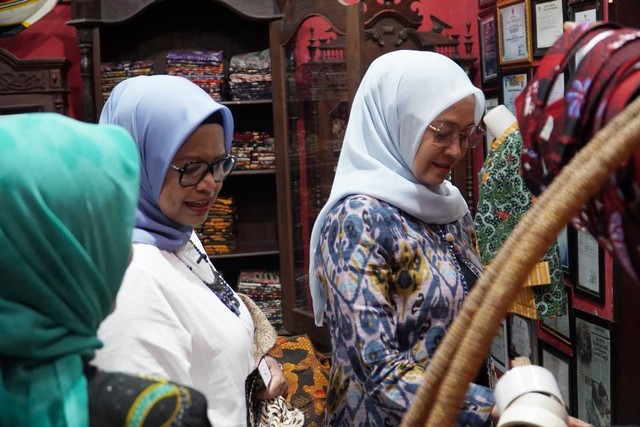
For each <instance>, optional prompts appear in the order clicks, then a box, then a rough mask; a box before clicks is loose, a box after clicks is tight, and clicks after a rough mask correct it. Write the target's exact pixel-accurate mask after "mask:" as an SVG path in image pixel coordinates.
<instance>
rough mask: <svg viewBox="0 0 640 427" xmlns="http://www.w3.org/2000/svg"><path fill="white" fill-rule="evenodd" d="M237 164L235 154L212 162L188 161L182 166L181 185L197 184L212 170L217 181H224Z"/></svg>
mask: <svg viewBox="0 0 640 427" xmlns="http://www.w3.org/2000/svg"><path fill="white" fill-rule="evenodd" d="M235 165H236V159H235V157H233V156H227V157H225V158H224V159H220V160H218V161H216V162H213V163H211V164H209V163H207V162H202V161H198V162H188V163H187V164H186V165H184V167H183V168H182V174H181V175H180V185H182V186H183V187H190V186H193V185H196V184H197V183H199V182H200V181H202V180H203V179H204V177H205V176H206V175H207V173H209V172H212V174H213V179H214V180H215V181H223V180H224V179H225V178H226V177H227V176H229V174H230V173H231V172H232V171H233V169H234V167H235Z"/></svg>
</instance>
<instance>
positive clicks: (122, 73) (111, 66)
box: [101, 60, 153, 101]
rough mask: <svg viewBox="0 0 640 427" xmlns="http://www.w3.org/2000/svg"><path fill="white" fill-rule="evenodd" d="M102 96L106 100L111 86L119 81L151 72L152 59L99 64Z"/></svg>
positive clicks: (111, 88) (148, 74)
mask: <svg viewBox="0 0 640 427" xmlns="http://www.w3.org/2000/svg"><path fill="white" fill-rule="evenodd" d="M101 74H102V76H101V84H102V98H103V99H104V100H105V101H106V99H107V98H109V95H111V91H112V90H113V88H114V87H115V86H116V85H117V84H118V83H120V82H121V81H123V80H125V79H128V78H129V77H135V76H150V75H152V74H153V61H152V60H143V61H120V62H103V63H102V65H101Z"/></svg>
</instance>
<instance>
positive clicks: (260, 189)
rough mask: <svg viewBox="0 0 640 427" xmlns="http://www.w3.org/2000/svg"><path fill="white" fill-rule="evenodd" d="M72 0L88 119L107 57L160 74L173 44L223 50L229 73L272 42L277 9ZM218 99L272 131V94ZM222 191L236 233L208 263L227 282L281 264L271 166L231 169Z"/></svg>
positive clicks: (258, 2) (95, 107) (229, 3)
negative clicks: (232, 63) (240, 58)
mask: <svg viewBox="0 0 640 427" xmlns="http://www.w3.org/2000/svg"><path fill="white" fill-rule="evenodd" d="M72 6H73V8H72V10H73V18H74V19H73V20H72V21H71V22H70V23H69V24H71V25H74V26H75V27H76V28H77V30H78V31H77V38H78V44H79V47H80V53H81V75H82V82H83V109H84V120H86V121H91V122H95V121H97V119H98V117H99V115H100V111H101V109H102V106H103V103H104V98H105V96H106V95H107V94H106V93H102V89H101V83H102V82H101V65H102V64H104V63H105V62H110V63H114V62H115V63H120V62H127V61H129V62H133V61H145V62H149V63H152V64H153V72H152V73H153V74H163V73H166V63H167V54H168V53H169V52H171V51H179V50H195V51H223V53H224V70H225V78H226V76H227V75H228V70H229V60H230V59H231V58H232V57H233V56H234V55H237V54H243V53H248V52H257V51H262V50H264V49H267V48H269V22H270V21H273V20H274V19H277V18H279V17H280V16H281V15H280V14H279V13H278V10H279V9H278V6H277V5H276V4H275V3H274V2H272V1H268V0H252V1H250V0H124V1H123V0H120V1H117V2H116V1H112V0H72ZM225 83H226V81H225ZM225 83H223V84H225ZM220 102H221V103H223V104H225V105H227V106H228V107H229V108H230V109H231V111H232V113H233V116H234V122H235V130H236V131H238V132H264V133H267V134H270V135H273V114H272V102H271V100H270V99H268V100H256V101H230V100H228V98H227V97H226V96H224V94H223V98H222V100H221V101H220ZM225 197H232V198H233V202H234V204H235V219H236V220H235V223H234V225H235V241H234V244H233V247H232V249H231V250H230V252H228V253H224V254H221V253H218V254H214V253H212V252H211V251H210V253H209V254H210V256H211V258H212V260H213V263H214V264H215V265H216V267H217V268H218V269H219V270H221V271H222V272H223V274H224V276H225V278H226V279H227V281H228V282H229V283H230V284H231V285H232V286H236V284H237V278H238V276H239V274H240V272H241V271H244V270H269V271H279V253H280V247H279V242H278V228H277V211H278V206H277V204H276V201H277V196H276V171H275V170H274V169H252V170H236V171H234V172H233V173H232V174H231V176H229V178H227V179H226V180H225V183H224V186H223V188H222V190H221V193H220V198H221V199H222V198H225Z"/></svg>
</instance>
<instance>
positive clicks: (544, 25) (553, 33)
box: [531, 0, 565, 56]
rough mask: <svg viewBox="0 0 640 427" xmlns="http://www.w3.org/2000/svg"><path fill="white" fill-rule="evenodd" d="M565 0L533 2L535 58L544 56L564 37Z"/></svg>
mask: <svg viewBox="0 0 640 427" xmlns="http://www.w3.org/2000/svg"><path fill="white" fill-rule="evenodd" d="M562 1H563V0H532V6H531V8H532V15H533V28H532V29H533V56H542V55H544V54H545V53H546V51H547V49H549V48H550V47H551V45H553V43H555V41H556V40H558V37H560V36H561V35H562V31H563V27H562V25H563V23H564V10H565V8H564V5H563V3H562Z"/></svg>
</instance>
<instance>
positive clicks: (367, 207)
mask: <svg viewBox="0 0 640 427" xmlns="http://www.w3.org/2000/svg"><path fill="white" fill-rule="evenodd" d="M442 229H443V231H444V233H451V234H452V236H453V240H454V248H455V249H454V250H455V251H456V253H457V255H458V256H459V257H460V258H461V259H462V260H463V262H465V263H466V264H468V265H469V267H470V268H471V269H472V270H473V271H474V273H476V274H479V273H480V271H481V264H480V260H479V257H478V255H477V253H476V252H475V246H474V245H475V241H474V239H475V234H474V233H473V232H472V231H473V222H472V220H471V217H470V216H469V215H467V216H466V217H465V218H463V219H462V220H460V221H458V222H456V223H453V224H448V225H444V226H442ZM469 231H471V233H468V232H469ZM316 256H317V259H316V265H317V266H318V268H317V270H316V274H317V275H318V277H319V280H320V283H322V284H323V286H324V287H325V289H326V290H327V292H328V295H329V298H328V308H327V313H326V314H327V319H328V322H329V328H330V332H331V338H332V345H333V352H332V361H331V362H332V363H331V372H330V378H329V390H328V395H327V405H326V410H325V420H324V422H325V425H326V426H343V425H344V426H346V425H348V426H374V427H375V426H394V425H399V424H400V421H401V419H402V416H403V415H404V413H405V412H406V410H407V409H408V407H409V406H410V404H411V401H412V400H413V398H414V396H415V394H416V392H417V390H418V387H419V386H420V383H421V382H422V380H423V378H424V374H425V369H426V367H427V365H428V364H429V361H430V360H431V357H432V355H433V353H434V351H435V350H436V348H437V346H438V344H439V343H440V341H441V340H442V339H443V337H444V334H445V333H446V330H447V328H448V327H449V326H450V325H451V322H452V321H453V319H454V317H455V316H456V315H457V314H458V312H459V311H460V308H461V306H462V303H463V302H464V300H465V297H466V294H467V290H466V288H465V286H464V285H463V282H462V281H461V279H460V275H459V273H458V270H457V269H456V264H455V262H454V259H453V256H452V254H451V253H450V252H449V251H448V249H447V242H446V241H445V240H444V239H442V237H441V236H440V235H439V234H438V232H437V231H436V229H435V228H432V227H431V226H429V225H428V224H426V223H424V222H422V221H420V220H417V219H416V218H413V217H411V216H410V215H408V214H406V213H404V212H402V211H400V210H398V209H396V208H394V207H392V206H390V205H389V204H387V203H385V202H382V201H379V200H376V199H373V198H371V197H368V196H349V197H347V198H346V199H343V200H342V201H341V202H338V203H337V204H336V205H335V206H334V207H333V209H332V210H331V211H330V212H329V214H328V215H327V217H326V220H325V222H324V225H323V229H322V233H321V238H320V241H319V244H318V251H317V252H316ZM492 406H493V397H492V393H491V390H489V389H487V388H485V387H482V386H479V385H471V387H470V388H469V391H468V395H467V398H466V399H465V404H464V407H463V408H462V410H461V414H460V418H459V422H458V425H469V426H482V425H484V423H485V421H486V419H487V418H488V416H489V412H490V410H491V407H492Z"/></svg>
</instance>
